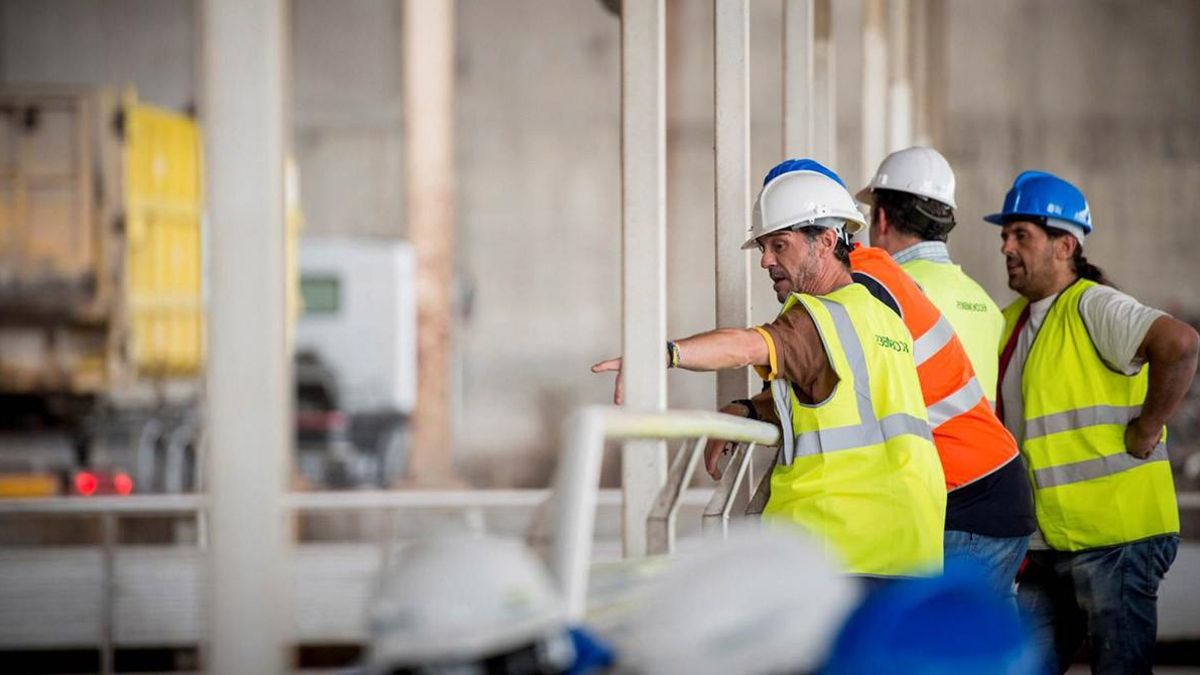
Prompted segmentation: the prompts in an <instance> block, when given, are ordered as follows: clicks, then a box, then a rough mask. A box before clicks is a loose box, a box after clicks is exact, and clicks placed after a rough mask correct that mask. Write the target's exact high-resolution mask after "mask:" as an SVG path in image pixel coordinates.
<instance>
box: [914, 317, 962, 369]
mask: <svg viewBox="0 0 1200 675" xmlns="http://www.w3.org/2000/svg"><path fill="white" fill-rule="evenodd" d="M953 339H954V326H951V325H950V322H949V321H947V320H946V317H944V316H939V317H938V320H937V323H935V324H933V328H930V329H929V330H927V331H925V334H924V335H922V336H921V337H919V338H917V339H916V341H915V342H914V343H913V360H914V361H916V362H917V365H918V366H919V365H921V364H922V363H925V362H926V361H928V360H929V359H930V358H931V357H932V356H933V355H934V354H937V353H938V352H940V351H942V349H943V348H944V347H945V346H946V345H948V344H950V341H951V340H953Z"/></svg>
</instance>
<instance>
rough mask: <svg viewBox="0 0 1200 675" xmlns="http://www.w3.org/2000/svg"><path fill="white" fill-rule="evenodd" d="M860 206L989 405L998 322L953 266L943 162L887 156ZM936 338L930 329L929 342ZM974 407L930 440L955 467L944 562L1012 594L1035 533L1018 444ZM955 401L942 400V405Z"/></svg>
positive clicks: (950, 200) (909, 151) (948, 183)
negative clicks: (972, 566) (972, 570)
mask: <svg viewBox="0 0 1200 675" xmlns="http://www.w3.org/2000/svg"><path fill="white" fill-rule="evenodd" d="M857 198H858V200H859V201H860V202H863V203H865V204H869V205H870V206H871V226H870V230H869V232H870V235H871V245H872V246H874V247H878V248H881V249H883V250H885V251H887V252H888V254H890V255H891V256H892V259H893V260H895V261H896V262H897V263H899V264H900V267H901V269H903V270H904V271H905V272H907V273H908V274H909V275H910V276H911V277H912V278H913V279H914V280H916V282H917V283H918V284H919V285H920V286H921V290H923V291H924V292H925V295H926V296H927V297H928V298H929V300H930V301H932V302H933V304H934V306H936V307H937V308H938V310H940V311H941V313H942V316H943V317H945V320H946V321H947V322H949V326H948V327H949V328H951V329H952V331H948V332H953V333H954V334H956V335H957V336H958V339H959V341H961V342H962V345H963V347H964V348H965V349H966V351H967V356H968V357H969V358H970V360H971V365H972V367H973V368H974V370H975V382H977V383H978V389H979V390H980V391H981V392H982V393H983V395H984V396H986V397H987V399H988V400H990V401H993V402H994V401H995V398H996V370H997V364H998V360H997V358H996V345H998V344H999V343H1000V333H1001V331H1002V330H1003V329H1004V317H1003V316H1002V315H1001V314H1000V309H999V308H998V307H996V303H995V302H993V301H992V299H991V297H989V296H988V294H987V292H986V291H984V290H983V288H981V287H980V286H979V284H978V283H976V282H975V280H974V279H972V278H971V277H969V276H967V275H966V273H964V272H963V271H962V268H960V267H959V266H958V265H955V264H954V263H953V261H951V260H950V252H949V250H948V249H947V248H946V240H947V238H948V235H949V233H950V230H951V229H952V228H953V227H954V224H955V220H954V209H955V204H954V172H953V171H952V170H951V169H950V164H949V163H948V162H947V161H946V158H945V157H942V155H941V153H939V152H938V151H937V150H934V149H933V148H927V147H921V146H917V147H912V148H906V149H904V150H900V151H897V152H893V153H892V154H890V155H888V156H887V158H886V159H884V160H883V163H881V164H880V165H879V170H878V171H877V172H876V173H875V177H874V178H873V179H872V180H871V182H870V184H868V185H867V186H866V187H864V188H863V189H862V190H860V191H859V192H858V195H857ZM948 332H946V333H944V335H946V339H948ZM938 335H939V333H938V331H937V330H936V329H935V330H934V331H931V333H930V336H929V339H930V340H934V341H936V340H937V339H938ZM926 351H930V350H926ZM922 376H923V377H932V378H936V377H940V376H941V374H939V373H937V372H932V373H926V372H922ZM955 396H957V394H955ZM979 398H980V396H979V394H975V395H974V396H972V397H970V400H969V401H968V402H967V403H968V404H967V405H965V406H959V407H958V408H957V409H953V410H952V411H951V413H948V414H946V415H944V416H943V419H939V420H937V421H938V422H939V426H938V428H935V431H934V442H935V443H937V444H938V450H939V451H940V452H942V455H943V458H945V457H947V456H948V455H952V456H954V457H955V458H956V461H954V462H953V463H947V462H945V461H943V468H944V469H945V471H946V488H947V489H948V490H949V495H948V497H947V502H946V542H945V544H946V555H947V556H951V555H966V556H970V557H973V558H976V559H977V560H978V561H979V562H980V563H982V564H984V565H986V566H987V567H988V568H989V569H991V570H992V571H993V574H994V576H995V579H996V583H997V585H998V586H999V587H1001V588H1007V589H1008V591H1007V592H1009V593H1011V589H1012V588H1013V582H1014V579H1015V577H1016V573H1017V568H1018V567H1019V566H1020V564H1021V560H1022V559H1023V558H1024V556H1025V550H1026V547H1027V546H1028V544H1029V535H1031V534H1033V532H1034V530H1035V529H1036V521H1035V519H1034V515H1033V497H1032V495H1031V493H1030V489H1029V481H1028V480H1027V478H1026V476H1025V467H1024V465H1023V464H1022V462H1021V459H1020V455H1019V453H1018V452H1017V444H1016V441H1015V440H1014V439H1013V437H1012V435H1011V434H1009V433H1008V432H1007V431H1005V429H1004V427H1003V425H1002V424H1001V423H1000V421H999V420H998V419H997V418H996V416H995V414H994V413H993V412H992V410H991V409H989V406H986V405H982V404H981V405H979V406H976V405H975V403H976V402H977V401H978V400H979ZM953 400H954V396H952V397H948V398H947V400H946V403H948V404H952V403H953ZM951 408H954V406H953V405H951ZM931 418H932V416H931Z"/></svg>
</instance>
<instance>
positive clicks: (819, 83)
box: [812, 0, 837, 167]
mask: <svg viewBox="0 0 1200 675" xmlns="http://www.w3.org/2000/svg"><path fill="white" fill-rule="evenodd" d="M813 26H814V30H813V145H812V156H813V158H814V159H816V160H817V161H820V162H824V163H825V164H827V165H828V166H835V167H836V166H837V63H836V61H835V58H834V57H835V50H834V42H833V3H832V0H816V1H815V4H814V7H813Z"/></svg>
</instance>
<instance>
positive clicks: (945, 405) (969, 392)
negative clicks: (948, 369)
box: [927, 375, 984, 430]
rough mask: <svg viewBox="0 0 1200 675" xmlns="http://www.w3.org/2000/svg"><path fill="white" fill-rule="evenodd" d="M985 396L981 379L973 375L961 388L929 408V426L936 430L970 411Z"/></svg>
mask: <svg viewBox="0 0 1200 675" xmlns="http://www.w3.org/2000/svg"><path fill="white" fill-rule="evenodd" d="M983 398H984V395H983V387H981V386H979V380H977V379H975V376H974V375H972V376H971V379H970V380H967V383H966V384H964V385H963V386H962V388H961V389H959V390H958V391H956V392H954V393H953V394H950V395H949V396H947V397H946V398H944V399H942V400H940V401H938V402H937V403H934V404H933V405H931V406H929V407H928V408H927V410H928V411H929V426H931V427H933V428H934V429H935V430H936V429H937V428H938V427H940V426H942V425H943V424H945V423H946V422H949V421H950V420H952V419H954V418H955V417H958V416H959V415H962V414H965V413H967V412H969V411H970V410H971V409H972V408H974V407H975V406H977V405H979V402H980V401H981V400H983Z"/></svg>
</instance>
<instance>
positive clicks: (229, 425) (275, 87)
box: [201, 0, 293, 673]
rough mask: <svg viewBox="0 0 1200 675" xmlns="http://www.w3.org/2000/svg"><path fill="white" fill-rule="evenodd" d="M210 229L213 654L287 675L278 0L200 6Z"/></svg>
mask: <svg viewBox="0 0 1200 675" xmlns="http://www.w3.org/2000/svg"><path fill="white" fill-rule="evenodd" d="M201 16H202V20H203V31H204V32H203V37H204V39H203V41H202V45H203V46H202V50H203V55H202V60H203V73H204V80H203V93H204V96H203V102H204V109H203V124H204V130H205V133H206V138H207V143H206V153H205V155H206V157H205V159H206V161H207V171H206V175H207V185H206V192H207V197H208V222H209V223H211V228H212V229H211V239H210V249H209V250H210V252H211V259H210V261H209V265H208V276H209V282H210V288H211V298H210V306H209V318H208V350H209V360H208V384H207V398H208V403H207V412H208V425H209V426H208V442H209V453H208V457H209V464H208V476H209V477H210V482H209V497H210V500H211V501H210V504H211V505H210V508H209V523H210V527H211V549H210V558H209V560H210V572H211V576H210V577H209V582H210V583H209V585H208V587H209V589H210V595H209V604H208V608H209V635H210V639H211V642H210V651H209V654H208V659H207V663H206V667H207V669H208V671H209V672H214V673H281V672H283V671H284V669H285V668H287V667H288V666H289V665H290V664H289V659H288V658H287V656H286V654H285V649H286V648H287V647H289V646H290V642H289V640H290V636H289V632H290V630H289V629H290V626H291V621H292V615H291V612H290V608H289V606H288V601H289V599H290V597H291V593H290V590H291V589H290V585H289V583H288V577H287V571H288V570H289V565H288V564H287V559H286V558H287V555H288V551H289V548H290V545H289V542H288V541H287V536H288V530H287V527H286V519H287V514H286V512H285V511H284V508H283V504H282V496H283V491H284V486H285V482H286V474H287V468H288V465H289V462H288V457H289V456H290V452H289V450H290V446H291V436H292V424H293V423H292V415H291V396H292V386H293V385H292V374H291V353H290V351H289V350H288V348H287V344H286V341H287V338H286V335H287V329H286V326H287V315H286V308H285V300H284V297H285V284H286V283H287V280H286V278H285V277H286V272H285V262H284V258H285V253H284V240H285V229H284V155H285V154H286V140H285V139H286V134H287V128H288V127H287V124H286V122H285V116H284V114H285V110H286V106H285V104H284V99H285V93H284V92H285V91H286V86H285V83H286V63H287V59H286V45H285V40H286V38H285V36H286V32H285V26H287V22H286V21H285V18H284V7H283V2H282V1H281V0H208V1H207V2H205V3H203V10H202V13H201Z"/></svg>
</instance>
